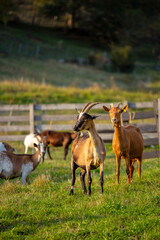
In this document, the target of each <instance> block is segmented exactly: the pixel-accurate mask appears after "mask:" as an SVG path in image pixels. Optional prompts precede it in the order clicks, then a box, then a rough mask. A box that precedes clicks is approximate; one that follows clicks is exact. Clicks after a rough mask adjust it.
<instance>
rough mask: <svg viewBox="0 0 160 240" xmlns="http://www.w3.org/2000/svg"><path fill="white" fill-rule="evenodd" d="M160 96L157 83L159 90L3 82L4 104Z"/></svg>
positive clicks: (1, 98)
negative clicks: (65, 86) (82, 87)
mask: <svg viewBox="0 0 160 240" xmlns="http://www.w3.org/2000/svg"><path fill="white" fill-rule="evenodd" d="M159 96H160V91H159V88H158V86H157V88H155V90H145V89H140V88H139V89H137V90H135V89H132V90H130V91H127V90H125V89H120V88H115V89H114V88H102V87H99V86H98V85H97V84H95V85H93V86H92V87H88V88H84V89H81V88H78V87H71V86H70V87H67V88H63V87H56V86H53V85H43V84H38V83H31V82H29V81H28V82H26V83H22V82H20V81H15V82H12V81H3V82H1V83H0V103H1V104H3V103H4V104H29V103H35V104H38V103H48V104H49V103H52V104H53V103H86V102H93V101H98V102H123V101H125V100H128V101H129V102H143V101H153V100H155V99H157V98H159Z"/></svg>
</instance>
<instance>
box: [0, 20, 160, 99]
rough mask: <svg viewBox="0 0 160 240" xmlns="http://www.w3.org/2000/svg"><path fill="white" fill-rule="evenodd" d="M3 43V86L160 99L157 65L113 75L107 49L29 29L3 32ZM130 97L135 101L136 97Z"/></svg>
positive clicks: (0, 69) (140, 65)
mask: <svg viewBox="0 0 160 240" xmlns="http://www.w3.org/2000/svg"><path fill="white" fill-rule="evenodd" d="M0 40H1V41H0V81H1V82H4V81H5V82H6V81H7V86H8V84H9V82H11V83H12V82H13V81H14V82H18V83H19V82H20V83H21V85H22V84H24V88H26V87H27V85H30V84H28V83H35V84H38V85H39V84H40V85H41V84H42V85H43V86H46V87H47V85H48V84H49V85H52V86H54V87H59V88H61V87H63V88H66V87H74V88H81V89H85V88H88V87H92V88H94V89H95V88H96V89H97V87H98V88H99V89H97V92H99V91H101V89H103V90H104V89H105V90H107V89H108V90H109V91H110V92H111V89H112V94H113V92H114V91H115V92H116V91H117V92H119V90H120V91H121V94H122V98H124V97H123V91H124V92H125V91H128V90H129V91H132V92H135V94H137V96H138V95H139V97H138V99H137V98H136V100H140V99H142V100H146V99H147V94H148V93H149V94H150V97H149V98H150V99H153V98H154V99H155V98H156V97H157V96H158V95H159V92H160V80H159V70H158V69H157V68H156V67H157V66H156V65H155V63H153V62H138V61H137V62H136V64H135V68H134V71H133V72H132V73H128V74H127V73H125V74H124V73H119V72H112V71H111V68H110V60H109V52H108V51H107V49H97V48H94V47H93V46H92V45H91V44H90V43H89V42H85V41H80V40H76V39H74V40H73V39H72V40H71V39H69V38H68V36H66V35H65V34H64V35H62V33H61V34H60V33H58V32H54V31H53V30H51V29H46V28H40V27H39V28H37V27H33V26H32V27H31V26H28V25H17V26H14V27H13V26H6V27H4V26H1V29H0ZM93 56H94V58H93ZM104 56H105V57H106V58H105V60H104ZM93 59H94V62H93V61H92V60H93ZM106 59H108V61H107V60H106ZM25 84H26V85H25ZM3 85H4V91H5V93H6V91H7V89H5V84H3ZM28 87H29V86H28ZM30 89H31V88H30V87H29V89H28V90H27V88H26V90H25V91H26V92H27V91H28V92H29V91H30ZM64 91H65V90H64V89H63V90H62V92H64ZM15 92H16V90H15ZM139 92H140V93H139ZM142 92H143V94H142ZM46 94H47V93H46ZM126 95H128V97H129V98H130V94H126ZM144 95H145V96H146V97H143V96H144ZM108 96H110V94H109V95H108ZM1 97H2V95H1ZM102 98H103V97H102ZM106 98H107V99H108V98H109V97H106ZM119 98H120V99H121V97H119ZM12 99H13V98H12ZM68 100H69V99H68ZM128 100H129V99H128ZM130 100H131V99H130ZM2 102H3V100H2ZM9 102H10V101H9ZM22 102H23V101H22ZM47 102H48V101H47Z"/></svg>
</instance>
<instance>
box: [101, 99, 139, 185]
mask: <svg viewBox="0 0 160 240" xmlns="http://www.w3.org/2000/svg"><path fill="white" fill-rule="evenodd" d="M119 105H120V104H119ZM119 105H118V106H117V107H114V106H113V105H111V109H108V108H107V107H105V106H103V109H104V110H105V111H107V112H109V114H110V119H111V122H112V123H113V126H114V135H113V141H112V147H113V152H114V153H115V155H116V164H117V170H116V176H117V183H119V176H120V165H121V158H123V159H126V173H127V176H128V183H129V182H130V178H132V177H133V172H134V166H133V165H134V162H135V161H137V162H138V175H139V179H140V178H141V163H142V155H143V148H144V141H143V137H142V134H141V131H140V129H139V128H137V127H135V126H132V125H128V126H125V127H123V126H121V113H122V112H125V111H126V109H127V108H128V106H127V105H126V106H125V107H123V108H122V109H121V108H119Z"/></svg>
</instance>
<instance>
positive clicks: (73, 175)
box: [69, 162, 78, 195]
mask: <svg viewBox="0 0 160 240" xmlns="http://www.w3.org/2000/svg"><path fill="white" fill-rule="evenodd" d="M77 167H78V166H77V165H76V164H75V162H73V164H72V186H71V190H70V194H69V195H73V188H74V184H75V180H76V176H75V171H76V169H77Z"/></svg>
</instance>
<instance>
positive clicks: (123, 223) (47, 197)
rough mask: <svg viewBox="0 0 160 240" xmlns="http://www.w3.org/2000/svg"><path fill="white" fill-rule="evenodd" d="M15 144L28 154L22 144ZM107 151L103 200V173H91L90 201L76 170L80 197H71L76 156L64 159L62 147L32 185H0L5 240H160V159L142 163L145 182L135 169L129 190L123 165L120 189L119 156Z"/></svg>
mask: <svg viewBox="0 0 160 240" xmlns="http://www.w3.org/2000/svg"><path fill="white" fill-rule="evenodd" d="M11 144H12V145H13V146H15V147H16V148H17V150H18V151H19V152H23V149H24V146H23V145H22V143H11ZM107 149H108V152H107V156H106V159H105V177H104V194H103V195H101V194H100V184H99V169H97V170H95V171H92V179H93V183H92V195H91V197H89V196H87V195H83V194H82V190H81V184H80V179H79V172H80V170H78V169H77V174H76V176H77V179H76V184H75V190H74V191H75V194H74V195H73V196H69V190H70V185H71V167H70V158H71V153H70V152H69V155H68V157H67V160H66V161H64V160H62V158H63V149H62V148H57V149H55V151H54V152H53V151H52V152H51V154H52V156H54V160H52V161H51V160H45V162H44V164H40V165H39V166H38V167H37V169H36V170H35V171H34V172H33V173H32V174H31V175H30V182H31V183H30V185H27V186H22V184H21V183H20V179H15V180H10V181H4V180H0V239H2V240H8V239H20V240H21V239H122V240H124V239H132V240H134V239H145V240H149V239H150V240H153V239H155V240H157V239H160V232H159V227H160V181H159V179H160V171H159V169H160V163H159V160H158V159H150V160H144V161H143V164H142V179H141V181H139V180H138V173H137V165H136V169H135V174H134V178H133V182H132V183H131V184H129V185H128V184H127V177H126V174H125V162H124V160H123V161H122V166H121V176H120V184H119V185H116V179H115V169H116V164H115V157H114V155H113V152H112V150H111V146H110V145H108V146H107Z"/></svg>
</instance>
